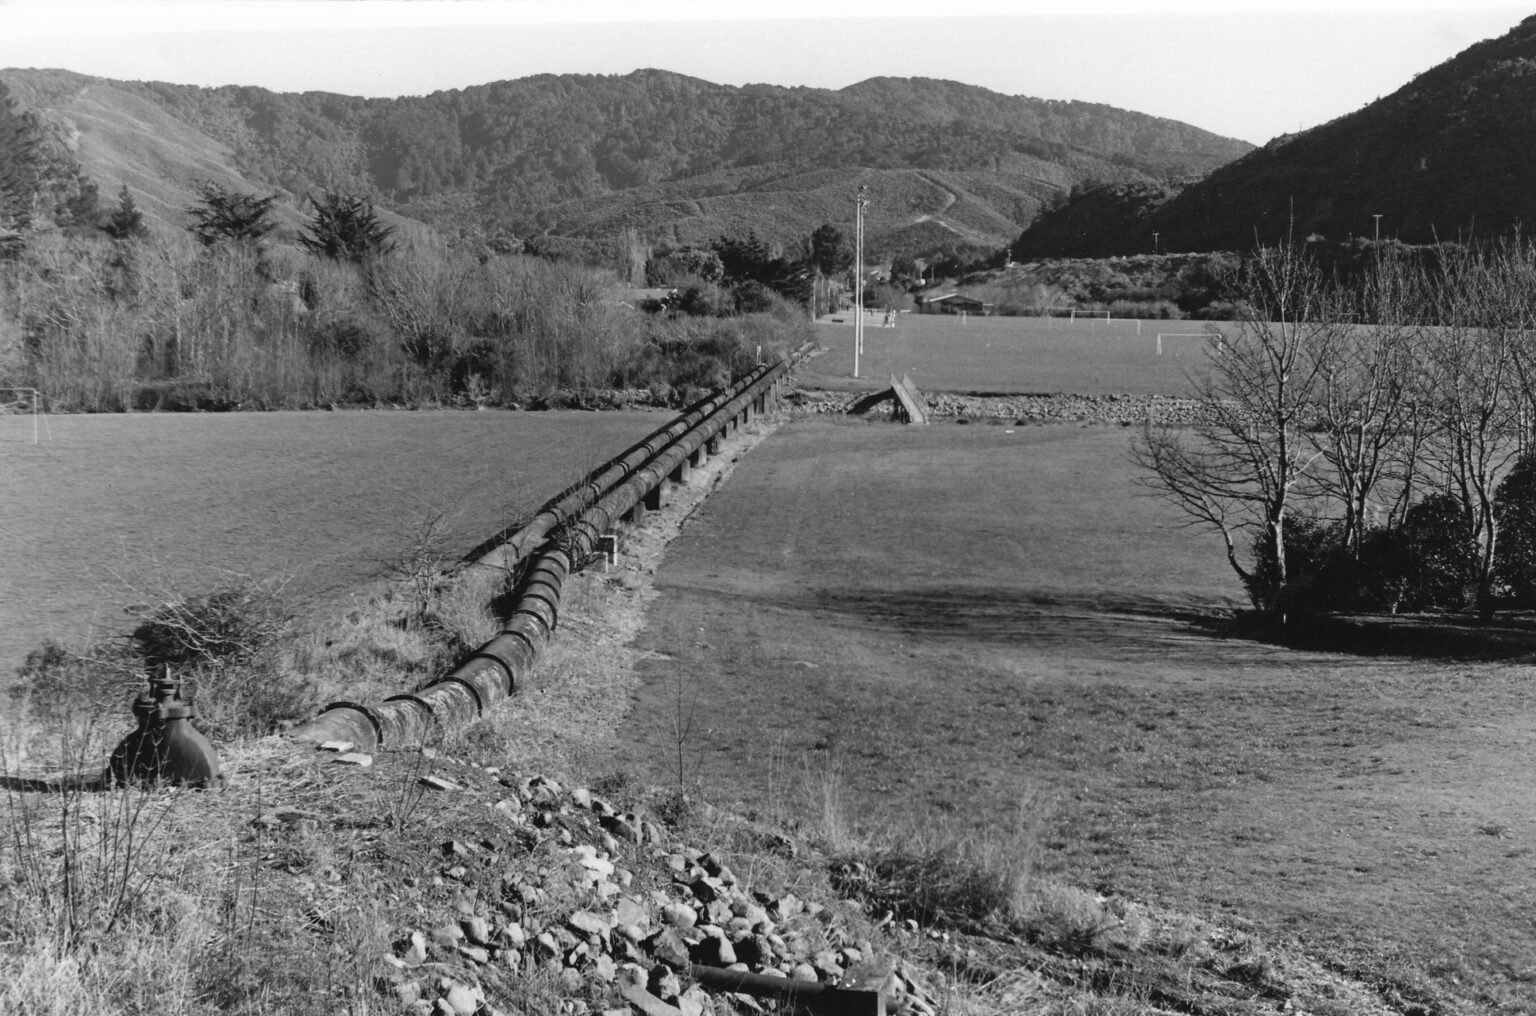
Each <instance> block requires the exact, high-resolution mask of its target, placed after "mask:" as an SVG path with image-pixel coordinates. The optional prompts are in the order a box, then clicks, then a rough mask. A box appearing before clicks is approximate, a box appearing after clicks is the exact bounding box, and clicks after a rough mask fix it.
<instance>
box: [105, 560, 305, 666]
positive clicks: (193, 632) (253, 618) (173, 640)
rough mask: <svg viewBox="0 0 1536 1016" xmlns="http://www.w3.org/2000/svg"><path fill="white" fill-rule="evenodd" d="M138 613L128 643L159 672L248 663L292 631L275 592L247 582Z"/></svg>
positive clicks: (238, 581) (287, 613)
mask: <svg viewBox="0 0 1536 1016" xmlns="http://www.w3.org/2000/svg"><path fill="white" fill-rule="evenodd" d="M138 609H139V610H140V611H141V614H140V616H141V617H142V620H141V621H140V622H139V624H138V626H137V627H135V628H134V629H133V634H132V635H131V636H130V639H131V641H132V644H133V647H134V649H135V650H136V651H137V652H138V654H139V655H140V656H141V657H142V658H143V660H144V662H145V664H147V665H148V666H150V667H154V668H157V669H158V668H160V667H171V668H172V669H176V668H181V667H187V666H193V665H199V664H208V663H219V664H223V663H244V662H248V661H250V660H252V659H254V658H255V657H256V656H257V655H259V654H261V653H263V652H265V651H267V650H268V649H270V648H272V647H273V646H274V645H275V644H276V643H277V642H278V641H279V640H281V639H283V638H284V637H286V636H287V635H288V634H289V633H290V630H291V627H290V623H291V620H292V617H291V615H290V614H289V612H288V610H287V608H286V606H285V605H284V604H283V601H282V599H281V597H280V596H279V595H278V592H277V591H276V590H275V589H274V588H273V587H271V586H270V585H267V584H262V583H257V582H253V581H250V580H249V579H240V580H237V581H236V582H235V583H233V584H231V585H228V586H225V587H224V588H221V589H217V590H215V591H214V592H211V593H208V594H207V595H204V596H194V597H189V598H186V599H177V600H172V601H170V602H168V603H165V604H163V605H161V606H159V607H155V608H138Z"/></svg>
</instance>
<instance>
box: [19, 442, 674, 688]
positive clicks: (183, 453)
mask: <svg viewBox="0 0 1536 1016" xmlns="http://www.w3.org/2000/svg"><path fill="white" fill-rule="evenodd" d="M667 419H668V417H667V416H666V415H665V414H661V413H646V412H629V413H584V412H549V413H499V412H485V413H474V412H341V413H226V414H213V415H210V414H132V415H96V416H47V417H43V418H42V419H41V420H40V421H39V425H38V432H39V441H38V443H37V444H35V445H34V444H33V443H32V435H33V426H32V421H31V418H30V417H29V416H11V417H6V418H3V419H0V425H3V428H4V429H3V431H0V562H3V566H0V686H3V685H5V684H6V683H8V682H9V680H10V677H11V674H12V672H13V671H14V670H15V668H16V666H17V664H19V663H20V662H21V660H22V659H23V658H24V657H25V655H26V653H27V652H28V651H30V650H31V649H33V648H35V647H36V646H37V645H38V644H39V643H41V642H42V641H43V640H44V639H56V640H59V641H61V642H64V643H65V644H67V645H81V644H83V643H84V642H85V641H86V640H87V639H88V638H89V637H90V636H91V635H92V633H93V632H96V631H100V632H106V633H114V632H117V631H120V630H121V629H122V627H123V624H124V615H123V607H124V606H125V605H127V604H130V603H134V602H143V599H144V598H145V597H146V596H148V595H150V594H152V593H165V592H168V591H177V590H179V591H180V592H181V593H182V594H183V595H187V594H195V593H198V592H204V591H207V590H208V589H210V588H211V587H212V586H213V585H215V584H217V583H218V582H220V581H221V580H224V579H227V578H228V576H229V573H231V572H235V573H242V572H243V573H247V574H250V575H251V576H253V577H255V578H258V579H266V578H273V577H283V576H289V577H291V578H292V583H291V586H290V590H289V591H290V592H291V593H293V594H294V595H295V596H296V597H298V598H300V599H308V600H310V601H312V602H315V603H317V604H325V605H326V606H331V605H335V604H338V603H342V604H344V602H345V600H346V598H347V596H348V595H349V594H350V592H351V591H352V590H354V589H356V588H357V587H358V586H359V585H360V584H362V583H366V582H367V581H368V580H370V579H371V578H374V577H376V576H378V575H380V574H381V573H383V572H384V570H385V569H386V568H387V567H388V566H389V564H390V563H391V562H393V561H396V560H398V558H399V556H400V555H401V554H402V553H403V551H404V548H405V547H406V546H408V545H409V542H410V540H411V539H412V533H413V530H414V527H416V526H417V525H418V524H419V523H420V522H421V520H423V519H424V518H426V517H427V516H428V515H430V514H432V513H435V512H444V513H446V514H445V519H444V521H445V523H446V527H447V529H448V530H449V531H450V533H451V534H452V535H451V537H450V539H448V540H446V541H445V543H444V550H445V551H447V552H450V553H463V552H464V551H467V550H468V549H469V548H470V547H472V546H474V545H475V544H476V543H478V542H479V541H480V540H482V539H484V538H486V537H488V536H490V535H491V534H492V533H494V532H496V531H497V530H499V529H500V528H501V527H502V526H504V525H506V524H507V523H508V522H509V521H510V520H511V519H512V517H514V516H515V515H516V514H517V513H519V512H520V511H523V510H525V509H527V508H528V507H530V506H533V507H537V505H538V504H540V503H542V502H543V501H544V500H545V499H547V498H548V497H549V496H550V495H552V494H554V493H555V492H556V491H558V490H559V489H560V488H561V487H563V486H565V485H566V484H567V483H568V482H570V481H571V480H573V479H575V478H576V477H578V476H580V475H581V474H582V473H583V472H585V471H586V470H587V469H589V468H591V467H592V466H593V465H596V464H597V463H599V462H601V461H603V460H605V459H607V458H609V457H611V456H613V455H615V454H617V453H618V452H620V451H622V450H623V449H624V448H626V447H627V446H628V445H629V444H630V443H632V442H633V441H634V440H635V439H637V438H639V437H640V436H641V435H643V434H645V433H647V432H649V431H651V430H653V429H655V428H656V427H658V426H661V425H662V424H663V423H665V422H666V420H667Z"/></svg>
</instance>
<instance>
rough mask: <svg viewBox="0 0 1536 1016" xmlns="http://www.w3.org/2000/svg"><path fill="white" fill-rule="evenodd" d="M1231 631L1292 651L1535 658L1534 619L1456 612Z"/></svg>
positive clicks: (1345, 617) (1335, 617)
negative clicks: (1487, 617)
mask: <svg viewBox="0 0 1536 1016" xmlns="http://www.w3.org/2000/svg"><path fill="white" fill-rule="evenodd" d="M1233 633H1234V634H1236V635H1238V636H1240V637H1249V638H1253V639H1255V640H1258V641H1263V642H1271V643H1274V644H1276V645H1283V646H1286V647H1287V648H1291V649H1306V650H1312V651H1316V652H1329V653H1347V654H1349V655H1352V656H1390V657H1402V658H1405V659H1421V660H1469V661H1475V660H1516V659H1522V658H1528V657H1536V617H1531V616H1528V615H1517V616H1505V617H1494V618H1493V619H1491V620H1489V621H1481V620H1479V619H1477V618H1475V617H1472V616H1469V615H1457V614H1330V615H1325V616H1321V617H1309V618H1306V619H1304V620H1300V621H1297V622H1295V623H1293V624H1290V625H1286V626H1285V627H1278V628H1277V627H1275V626H1273V625H1261V624H1258V623H1254V622H1248V623H1244V622H1243V621H1241V620H1239V621H1238V623H1236V624H1234V626H1233Z"/></svg>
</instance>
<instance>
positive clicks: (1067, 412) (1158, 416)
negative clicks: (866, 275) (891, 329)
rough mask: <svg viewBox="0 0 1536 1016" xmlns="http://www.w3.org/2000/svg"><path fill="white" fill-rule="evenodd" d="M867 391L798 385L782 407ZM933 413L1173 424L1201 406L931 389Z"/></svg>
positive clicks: (820, 408)
mask: <svg viewBox="0 0 1536 1016" xmlns="http://www.w3.org/2000/svg"><path fill="white" fill-rule="evenodd" d="M867 397H868V395H867V394H848V393H846V392H825V391H796V392H793V393H791V394H790V395H789V396H787V397H786V399H785V406H786V408H787V409H788V410H789V411H790V412H792V413H797V414H801V415H806V414H818V413H847V412H850V411H852V409H853V407H854V406H855V404H856V403H858V402H860V401H861V400H864V399H866V398H867ZM924 402H925V403H926V404H927V407H928V412H929V414H930V415H931V416H934V417H939V418H946V417H947V418H961V419H978V420H979V419H1005V420H1006V419H1014V420H1017V421H1018V422H1019V423H1020V424H1029V423H1104V424H1114V425H1118V426H1130V425H1133V424H1139V423H1144V422H1147V421H1151V422H1152V423H1166V424H1170V425H1172V426H1176V427H1183V426H1190V425H1192V424H1195V423H1198V422H1200V417H1201V409H1200V405H1199V403H1198V402H1196V401H1195V400H1193V399H1180V398H1173V397H1171V396H1166V395H1072V394H1065V393H1063V394H1055V395H955V394H948V393H942V392H939V393H931V394H928V395H927V396H926V397H925V398H924ZM892 405H893V403H892V402H884V403H880V404H879V405H877V406H876V407H875V408H873V409H872V410H871V411H870V412H871V413H889V412H891V409H892Z"/></svg>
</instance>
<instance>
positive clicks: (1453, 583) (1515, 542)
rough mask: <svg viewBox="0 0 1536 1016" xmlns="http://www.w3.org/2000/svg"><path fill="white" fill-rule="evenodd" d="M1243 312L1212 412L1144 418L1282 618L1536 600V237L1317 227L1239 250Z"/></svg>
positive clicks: (1217, 352)
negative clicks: (1325, 238)
mask: <svg viewBox="0 0 1536 1016" xmlns="http://www.w3.org/2000/svg"><path fill="white" fill-rule="evenodd" d="M1226 285H1227V291H1228V292H1229V293H1231V294H1232V295H1233V296H1234V298H1235V306H1236V308H1237V316H1236V320H1235V322H1233V324H1231V325H1230V326H1226V327H1223V328H1220V329H1217V328H1212V329H1211V330H1210V332H1209V339H1208V352H1209V356H1208V357H1207V360H1206V362H1205V365H1204V366H1203V367H1201V368H1200V369H1198V370H1197V371H1196V372H1195V373H1194V374H1193V375H1192V377H1191V385H1192V395H1193V397H1194V399H1195V400H1196V401H1197V403H1198V405H1199V408H1200V420H1201V422H1200V423H1199V424H1198V425H1197V426H1194V427H1193V428H1189V429H1184V430H1181V429H1178V428H1173V427H1164V426H1148V427H1146V428H1145V429H1144V430H1143V431H1142V433H1141V434H1140V436H1139V438H1138V439H1137V441H1136V442H1135V444H1134V450H1133V456H1134V458H1135V460H1136V461H1137V463H1138V464H1139V465H1140V466H1141V467H1142V468H1143V469H1144V470H1145V473H1144V482H1145V484H1146V486H1147V487H1148V488H1149V489H1150V490H1152V491H1153V492H1155V493H1156V494H1158V495H1160V496H1162V497H1163V498H1165V499H1167V500H1168V501H1170V502H1172V503H1173V504H1174V505H1175V506H1177V508H1178V509H1180V510H1181V511H1182V513H1183V514H1184V515H1185V517H1186V518H1187V519H1188V520H1189V521H1190V522H1192V523H1193V524H1196V525H1199V526H1203V527H1207V528H1209V529H1211V530H1213V531H1214V532H1216V533H1217V534H1219V535H1220V536H1221V538H1222V541H1223V545H1224V548H1225V553H1226V557H1227V560H1228V563H1229V564H1230V566H1231V568H1232V569H1233V571H1234V573H1235V574H1236V575H1237V577H1238V578H1239V579H1240V580H1241V581H1242V583H1243V586H1244V588H1245V589H1246V590H1247V593H1248V595H1249V597H1250V599H1251V601H1252V604H1253V606H1254V607H1255V608H1256V609H1257V610H1258V611H1260V612H1262V613H1263V614H1265V615H1268V616H1270V617H1274V618H1278V619H1282V620H1283V619H1286V618H1289V617H1291V616H1293V615H1295V614H1297V613H1305V612H1308V611H1317V610H1349V609H1364V610H1386V611H1397V610H1409V609H1415V610H1421V609H1464V608H1470V609H1475V610H1476V611H1477V612H1478V613H1479V614H1480V615H1481V616H1483V617H1487V616H1489V615H1491V614H1492V612H1493V611H1494V610H1495V609H1497V608H1499V607H1501V606H1506V605H1527V604H1531V603H1533V602H1536V451H1533V449H1536V246H1533V245H1532V243H1531V242H1530V241H1529V240H1526V239H1525V238H1522V237H1518V236H1516V237H1511V238H1506V239H1502V240H1497V241H1491V242H1481V243H1465V244H1443V245H1440V246H1439V247H1437V248H1435V249H1434V251H1433V254H1432V256H1414V255H1413V252H1412V251H1408V250H1394V249H1386V250H1383V251H1380V252H1378V256H1376V257H1374V258H1372V259H1371V260H1370V261H1369V262H1368V263H1366V264H1363V265H1361V266H1360V271H1359V272H1358V273H1357V274H1356V275H1354V276H1341V275H1339V274H1337V273H1335V272H1332V271H1330V270H1329V269H1328V268H1327V267H1326V266H1325V265H1323V264H1322V263H1321V262H1320V261H1319V260H1318V258H1317V257H1316V255H1315V252H1314V251H1313V250H1311V249H1309V248H1307V247H1306V246H1304V245H1301V244H1293V243H1287V244H1282V245H1279V246H1275V247H1264V248H1260V249H1258V250H1256V251H1255V252H1253V253H1252V254H1251V255H1249V256H1247V257H1245V258H1244V259H1242V260H1241V261H1240V262H1237V263H1234V264H1233V265H1232V266H1231V267H1230V271H1229V274H1228V278H1227V279H1226Z"/></svg>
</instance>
